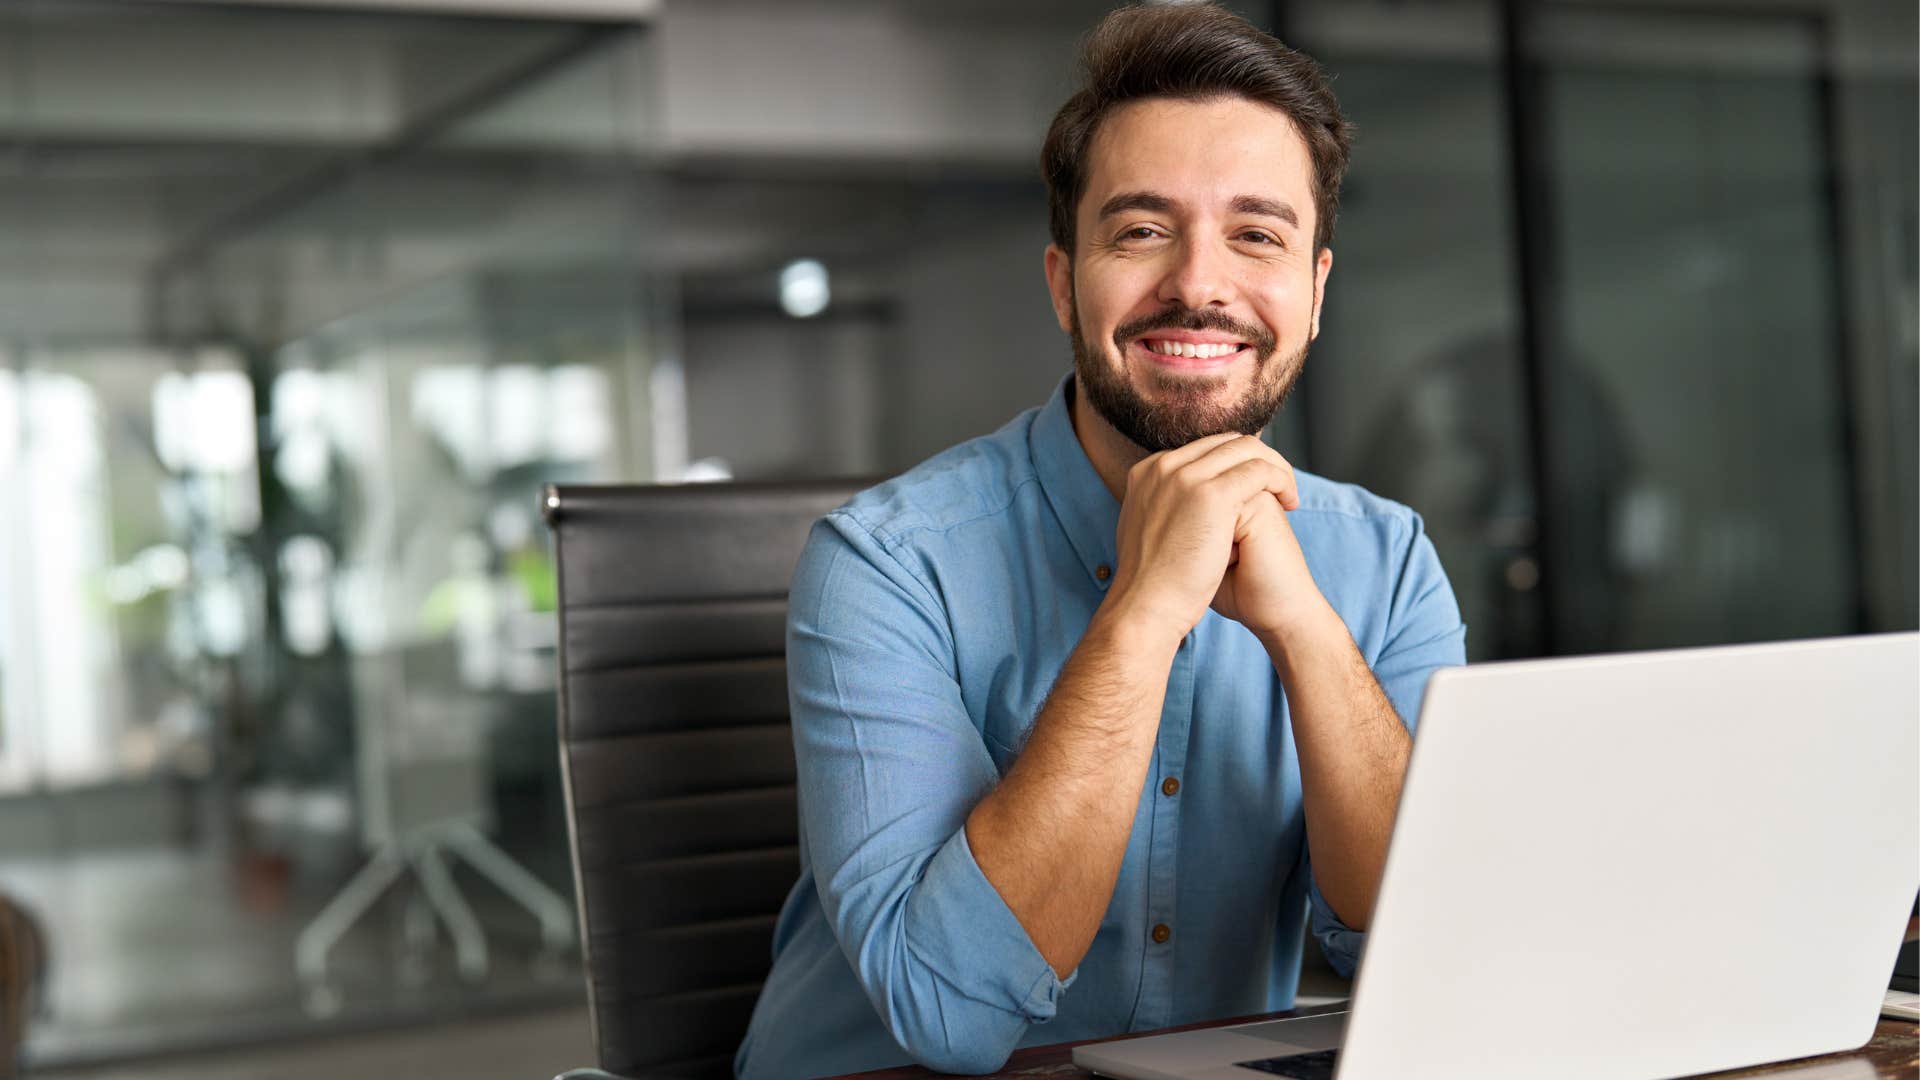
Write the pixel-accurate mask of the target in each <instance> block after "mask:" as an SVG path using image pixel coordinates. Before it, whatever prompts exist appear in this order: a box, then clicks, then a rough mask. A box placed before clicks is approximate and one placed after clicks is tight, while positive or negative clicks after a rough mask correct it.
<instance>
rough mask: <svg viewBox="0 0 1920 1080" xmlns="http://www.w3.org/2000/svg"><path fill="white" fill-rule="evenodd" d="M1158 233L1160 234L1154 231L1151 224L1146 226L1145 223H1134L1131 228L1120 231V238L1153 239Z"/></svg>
mask: <svg viewBox="0 0 1920 1080" xmlns="http://www.w3.org/2000/svg"><path fill="white" fill-rule="evenodd" d="M1158 235H1160V234H1159V233H1157V232H1155V231H1154V230H1153V228H1152V227H1151V226H1147V225H1136V226H1134V227H1133V228H1131V229H1128V230H1127V231H1126V232H1123V233H1121V234H1120V239H1122V240H1151V239H1153V238H1154V237H1156V236H1158Z"/></svg>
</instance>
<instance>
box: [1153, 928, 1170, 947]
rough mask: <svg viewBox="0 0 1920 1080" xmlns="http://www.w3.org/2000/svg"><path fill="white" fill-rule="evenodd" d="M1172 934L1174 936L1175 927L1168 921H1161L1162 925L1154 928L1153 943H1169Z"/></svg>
mask: <svg viewBox="0 0 1920 1080" xmlns="http://www.w3.org/2000/svg"><path fill="white" fill-rule="evenodd" d="M1172 936H1173V928H1172V927H1170V926H1168V925H1167V924H1166V923H1161V924H1160V925H1158V926H1156V927H1154V928H1153V943H1154V944H1155V945H1165V944H1166V943H1167V939H1168V938H1170V937H1172Z"/></svg>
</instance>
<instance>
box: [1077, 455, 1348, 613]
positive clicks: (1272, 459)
mask: <svg viewBox="0 0 1920 1080" xmlns="http://www.w3.org/2000/svg"><path fill="white" fill-rule="evenodd" d="M1298 505H1300V496H1299V494H1298V492H1297V490H1296V488H1295V485H1294V477H1293V468H1292V467H1291V466H1289V465H1288V464H1287V463H1286V459H1284V458H1282V457H1281V456H1280V455H1279V454H1277V453H1275V452H1274V451H1273V449H1272V448H1271V447H1269V446H1267V445H1266V444H1265V443H1263V442H1261V441H1260V440H1259V439H1257V438H1255V437H1253V436H1251V435H1235V434H1226V435H1210V436H1208V437H1206V438H1204V439H1196V440H1194V441H1193V442H1191V443H1188V444H1187V445H1185V446H1182V447H1178V448H1176V449H1173V450H1167V451H1163V452H1161V453H1158V454H1152V455H1149V456H1148V457H1146V458H1144V459H1142V460H1141V461H1140V462H1139V464H1137V465H1135V466H1134V467H1133V468H1132V469H1131V470H1129V471H1128V472H1127V492H1126V498H1125V499H1124V500H1123V501H1122V502H1121V506H1120V529H1119V534H1118V536H1117V537H1116V540H1115V543H1116V546H1117V547H1118V550H1119V556H1120V558H1119V562H1120V565H1119V566H1118V567H1116V568H1115V571H1114V579H1113V587H1112V588H1111V589H1109V590H1108V594H1107V599H1106V603H1105V604H1104V605H1103V607H1104V608H1106V609H1108V612H1109V613H1122V612H1123V613H1125V618H1126V621H1128V622H1130V623H1134V624H1136V625H1144V626H1147V627H1149V628H1151V629H1153V630H1156V631H1158V632H1160V633H1163V634H1167V635H1171V636H1172V637H1173V638H1180V637H1184V636H1185V635H1186V633H1187V632H1188V631H1189V630H1192V629H1193V626H1194V624H1195V623H1197V622H1199V621H1200V617H1201V616H1202V615H1204V614H1206V611H1207V606H1208V604H1210V603H1214V602H1215V598H1216V597H1217V596H1218V595H1219V594H1220V592H1221V589H1222V582H1223V579H1224V578H1226V577H1227V575H1228V566H1229V565H1230V564H1231V563H1232V562H1233V560H1234V557H1235V556H1234V552H1235V545H1236V543H1240V544H1252V545H1253V546H1252V547H1251V548H1244V547H1243V548H1242V550H1241V551H1240V555H1239V558H1240V559H1241V560H1242V561H1245V560H1247V559H1248V558H1252V559H1254V560H1255V564H1256V565H1254V566H1252V567H1249V569H1250V570H1252V571H1254V573H1253V574H1248V575H1236V576H1237V577H1239V578H1240V579H1242V580H1246V581H1248V582H1249V583H1251V581H1252V580H1253V577H1254V576H1256V575H1264V574H1266V573H1268V570H1269V568H1270V567H1271V568H1274V569H1278V568H1280V567H1283V566H1284V564H1285V560H1286V551H1285V545H1288V544H1291V545H1292V548H1293V559H1294V560H1295V561H1296V562H1298V563H1299V564H1300V566H1301V571H1300V573H1299V575H1298V576H1299V577H1303V578H1304V579H1305V581H1306V583H1307V585H1308V586H1309V587H1311V586H1312V584H1313V579H1312V577H1311V576H1310V575H1306V574H1305V569H1304V568H1305V564H1304V562H1302V561H1300V558H1299V545H1298V544H1297V543H1294V541H1293V533H1292V530H1290V529H1286V522H1285V519H1284V517H1281V515H1280V511H1281V510H1282V509H1283V508H1286V509H1291V508H1293V507H1296V506H1298ZM1269 512H1270V514H1271V516H1268V514H1269ZM1276 518H1278V519H1279V525H1280V528H1281V529H1283V530H1285V532H1284V540H1280V539H1279V538H1278V537H1276V535H1275V533H1274V530H1273V528H1272V524H1273V520H1274V519H1276ZM1292 580H1293V577H1292V576H1285V575H1283V576H1282V577H1280V578H1278V579H1276V580H1275V581H1274V582H1273V583H1272V584H1273V586H1274V587H1276V588H1284V587H1285V586H1286V584H1287V583H1288V582H1290V581H1292ZM1267 584H1268V583H1267V582H1265V581H1262V582H1261V585H1262V589H1261V590H1255V589H1251V588H1249V587H1247V586H1241V587H1239V588H1237V589H1236V592H1235V595H1234V596H1233V597H1232V598H1230V602H1231V601H1232V600H1240V599H1241V598H1242V597H1243V596H1244V597H1246V599H1247V600H1249V601H1250V600H1256V599H1257V600H1258V601H1259V602H1260V603H1261V604H1262V605H1265V606H1262V607H1259V608H1257V609H1255V608H1250V607H1249V606H1248V605H1247V603H1246V602H1245V601H1242V602H1241V603H1240V604H1238V605H1237V606H1235V607H1234V609H1233V610H1234V611H1237V612H1249V611H1255V610H1257V611H1258V612H1259V614H1260V615H1262V616H1267V615H1273V614H1276V613H1275V612H1274V611H1270V610H1269V608H1270V607H1272V606H1274V604H1275V601H1274V598H1273V597H1272V596H1271V595H1270V590H1265V587H1266V585H1267ZM1263 590H1265V591H1263ZM1313 595H1314V596H1315V597H1317V596H1319V592H1318V590H1315V591H1314V593H1313ZM1279 614H1284V612H1281V613H1279ZM1232 617H1235V618H1238V617H1239V616H1238V615H1234V616H1232Z"/></svg>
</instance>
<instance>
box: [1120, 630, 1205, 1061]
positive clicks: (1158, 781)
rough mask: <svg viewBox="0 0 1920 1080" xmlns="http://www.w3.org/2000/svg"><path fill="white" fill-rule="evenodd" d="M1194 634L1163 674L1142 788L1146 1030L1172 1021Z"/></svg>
mask: <svg viewBox="0 0 1920 1080" xmlns="http://www.w3.org/2000/svg"><path fill="white" fill-rule="evenodd" d="M1195 638H1196V635H1195V634H1192V633H1190V634H1188V635H1187V637H1186V640H1184V641H1182V642H1181V643H1180V650H1179V652H1178V653H1176V654H1175V655H1174V659H1173V669H1172V671H1171V672H1170V673H1169V674H1168V676H1167V697H1166V701H1165V704H1164V705H1163V706H1162V707H1161V710H1160V736H1159V740H1158V743H1157V745H1156V746H1155V748H1154V770H1153V775H1152V776H1151V777H1150V778H1149V784H1148V787H1147V790H1146V793H1145V794H1144V795H1143V796H1142V797H1143V798H1148V799H1152V800H1153V812H1152V815H1151V817H1150V820H1151V821H1152V830H1153V831H1152V841H1151V842H1150V843H1149V845H1148V847H1147V911H1146V920H1147V925H1146V927H1145V928H1144V929H1145V935H1144V937H1143V940H1144V941H1145V943H1146V944H1145V949H1146V955H1145V957H1144V958H1143V960H1142V963H1141V965H1140V966H1141V985H1140V1004H1139V1007H1138V1008H1137V1009H1136V1010H1135V1012H1134V1022H1133V1029H1134V1030H1135V1031H1145V1030H1148V1029H1152V1028H1162V1027H1166V1026H1168V1025H1169V1024H1171V1023H1173V1020H1172V1016H1173V986H1174V978H1173V973H1174V958H1175V955H1176V953H1177V952H1178V950H1179V948H1180V924H1179V922H1178V921H1177V918H1176V916H1177V915H1178V914H1179V913H1178V912H1177V911H1175V910H1174V896H1175V886H1176V885H1177V884H1178V872H1179V866H1178V855H1179V850H1180V804H1181V803H1182V802H1184V801H1185V800H1183V799H1182V798H1180V785H1181V784H1183V783H1185V782H1186V780H1185V776H1186V766H1187V731H1188V729H1189V728H1190V727H1191V726H1192V723H1193V671H1194V652H1195V650H1196V648H1197V644H1196V640H1195Z"/></svg>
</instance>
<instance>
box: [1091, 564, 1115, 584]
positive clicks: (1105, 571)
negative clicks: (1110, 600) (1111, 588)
mask: <svg viewBox="0 0 1920 1080" xmlns="http://www.w3.org/2000/svg"><path fill="white" fill-rule="evenodd" d="M1093 576H1094V577H1097V578H1099V579H1100V580H1101V581H1105V580H1107V579H1108V578H1110V577H1112V576H1113V567H1111V566H1108V565H1107V564H1106V563H1101V564H1100V565H1099V566H1096V567H1094V568H1093Z"/></svg>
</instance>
